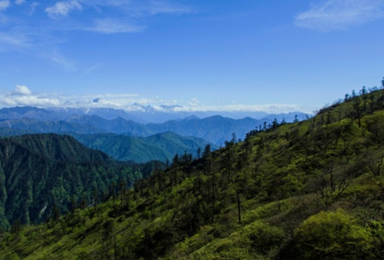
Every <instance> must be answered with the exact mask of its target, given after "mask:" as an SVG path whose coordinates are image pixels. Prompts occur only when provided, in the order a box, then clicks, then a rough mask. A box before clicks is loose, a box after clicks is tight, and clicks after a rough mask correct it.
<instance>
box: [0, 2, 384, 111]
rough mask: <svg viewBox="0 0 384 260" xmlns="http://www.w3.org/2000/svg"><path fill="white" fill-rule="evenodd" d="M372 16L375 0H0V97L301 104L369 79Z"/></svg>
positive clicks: (380, 37)
mask: <svg viewBox="0 0 384 260" xmlns="http://www.w3.org/2000/svg"><path fill="white" fill-rule="evenodd" d="M382 28H384V0H313V1H304V0H294V1H277V0H257V1H256V0H254V1H252V0H237V1H233V0H221V1H212V0H194V1H191V0H190V1H187V0H140V1H139V0H109V1H102V0H64V1H50V0H49V1H48V0H45V1H38V0H36V1H32V0H0V94H1V96H0V107H9V106H16V105H36V106H40V107H46V106H64V105H66V106H109V107H116V108H122V109H125V108H127V107H129V106H130V105H132V104H133V103H135V102H137V103H140V104H143V105H153V106H159V105H163V104H165V105H175V104H178V105H181V106H183V109H186V110H249V111H255V110H262V111H267V112H272V113H274V112H288V111H297V110H301V111H305V112H312V111H313V110H315V109H319V108H321V107H322V106H324V105H325V104H327V103H331V102H333V101H334V100H336V99H338V98H342V97H343V96H344V94H345V93H350V92H351V91H352V90H353V89H356V90H359V89H360V88H361V87H362V86H367V87H368V88H369V87H373V86H380V84H381V83H380V81H381V79H382V77H383V76H384V70H383V57H384V55H383V54H384V48H383V43H384V34H383V33H382ZM96 99H97V101H98V102H95V100H96Z"/></svg>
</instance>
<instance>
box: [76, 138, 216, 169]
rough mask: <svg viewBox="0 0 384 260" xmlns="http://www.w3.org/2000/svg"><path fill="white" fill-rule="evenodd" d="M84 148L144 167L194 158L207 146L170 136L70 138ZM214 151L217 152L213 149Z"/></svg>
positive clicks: (189, 139) (203, 141) (195, 141)
mask: <svg viewBox="0 0 384 260" xmlns="http://www.w3.org/2000/svg"><path fill="white" fill-rule="evenodd" d="M72 136H73V137H75V138H76V140H78V141H79V142H81V143H83V144H84V145H86V146H87V147H90V148H93V149H97V150H101V151H103V152H105V153H106V154H108V155H109V156H111V157H113V158H114V159H116V160H119V161H134V162H137V163H145V162H149V161H154V160H158V161H162V162H166V161H170V160H172V158H173V157H174V156H175V154H184V153H185V152H186V153H188V154H193V156H194V157H197V151H198V150H199V149H200V150H201V149H202V148H204V146H205V145H207V144H209V143H208V142H207V141H205V140H203V139H201V138H196V137H191V136H190V137H182V136H179V135H177V134H174V133H171V132H165V133H161V134H155V135H152V136H148V137H133V136H126V135H115V134H94V135H77V134H72ZM212 146H213V148H215V149H216V148H218V147H217V146H215V145H213V144H212Z"/></svg>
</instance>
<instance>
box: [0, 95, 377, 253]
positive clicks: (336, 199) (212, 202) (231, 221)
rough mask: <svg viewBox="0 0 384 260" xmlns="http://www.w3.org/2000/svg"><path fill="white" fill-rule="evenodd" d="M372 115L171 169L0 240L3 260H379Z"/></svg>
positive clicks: (263, 135)
mask: <svg viewBox="0 0 384 260" xmlns="http://www.w3.org/2000/svg"><path fill="white" fill-rule="evenodd" d="M383 104H384V99H383V92H382V91H375V92H373V93H370V94H368V95H363V96H361V97H356V98H354V99H352V100H349V101H347V102H345V103H343V104H340V105H334V106H331V107H329V108H326V109H323V110H322V111H320V113H319V114H318V115H316V116H315V117H314V118H312V119H310V120H307V121H304V122H300V123H295V124H286V125H282V126H279V127H276V128H275V129H270V130H268V131H264V132H260V133H252V134H251V135H249V136H248V138H247V139H246V140H245V141H244V142H242V143H237V144H235V143H233V142H227V144H226V147H225V148H223V149H221V150H219V151H216V152H213V153H208V152H207V153H206V155H207V156H205V157H204V158H202V159H200V160H196V161H193V162H190V161H188V158H184V159H183V158H181V160H180V161H177V162H173V166H172V167H171V168H169V169H167V170H166V171H165V172H160V171H159V172H157V173H154V174H153V176H152V177H151V178H149V179H147V180H143V181H141V182H138V183H137V184H136V185H135V189H134V190H131V191H128V192H125V193H124V194H122V195H121V198H119V199H116V201H115V202H113V201H112V200H110V201H108V202H107V203H104V204H102V205H99V206H97V207H90V208H87V209H85V210H82V211H80V210H77V211H76V212H74V213H72V215H68V216H66V217H64V218H61V219H60V220H58V221H57V222H50V223H48V224H46V225H42V226H28V227H23V228H22V229H21V231H19V230H18V229H17V228H16V229H15V228H14V230H13V232H11V233H6V234H3V235H2V236H1V238H0V250H1V252H3V258H4V259H18V258H22V259H114V258H116V259H159V258H161V259H382V258H383V257H384V253H383V252H384V213H383V212H384V211H383V210H384V203H383V200H384V176H383V169H382V164H383V158H384V146H383V145H384V111H383V110H382V109H383ZM239 208H240V212H241V221H239ZM0 258H1V256H0Z"/></svg>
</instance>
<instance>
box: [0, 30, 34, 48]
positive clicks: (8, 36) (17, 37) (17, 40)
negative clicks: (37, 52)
mask: <svg viewBox="0 0 384 260" xmlns="http://www.w3.org/2000/svg"><path fill="white" fill-rule="evenodd" d="M31 47H32V44H31V43H30V40H29V38H28V37H27V36H26V35H24V34H20V33H0V51H6V50H8V49H30V48H31Z"/></svg>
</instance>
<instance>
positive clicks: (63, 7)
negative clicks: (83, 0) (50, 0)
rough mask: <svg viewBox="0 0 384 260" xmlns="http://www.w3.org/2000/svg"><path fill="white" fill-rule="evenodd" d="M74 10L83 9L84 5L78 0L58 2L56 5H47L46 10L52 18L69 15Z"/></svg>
mask: <svg viewBox="0 0 384 260" xmlns="http://www.w3.org/2000/svg"><path fill="white" fill-rule="evenodd" d="M72 10H82V6H81V5H80V4H79V2H77V1H76V0H72V1H68V2H57V3H56V4H55V5H54V6H50V7H47V8H46V9H45V12H46V13H47V14H48V15H49V16H50V17H52V18H58V17H60V16H67V15H68V13H69V12H70V11H72Z"/></svg>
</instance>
